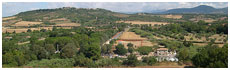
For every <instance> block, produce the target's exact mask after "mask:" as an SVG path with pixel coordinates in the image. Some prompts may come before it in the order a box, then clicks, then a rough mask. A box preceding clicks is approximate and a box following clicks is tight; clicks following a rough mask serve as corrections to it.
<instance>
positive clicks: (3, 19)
mask: <svg viewBox="0 0 230 70" xmlns="http://www.w3.org/2000/svg"><path fill="white" fill-rule="evenodd" d="M14 18H16V17H6V18H2V21H5V20H10V19H14Z"/></svg>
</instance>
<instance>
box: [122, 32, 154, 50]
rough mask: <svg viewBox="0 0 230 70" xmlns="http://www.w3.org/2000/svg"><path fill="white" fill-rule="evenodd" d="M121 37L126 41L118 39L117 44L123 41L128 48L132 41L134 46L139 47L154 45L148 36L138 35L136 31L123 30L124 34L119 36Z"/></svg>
mask: <svg viewBox="0 0 230 70" xmlns="http://www.w3.org/2000/svg"><path fill="white" fill-rule="evenodd" d="M119 39H120V40H125V41H118V42H117V44H118V43H122V44H123V45H124V46H125V48H127V49H128V47H127V44H128V43H132V44H133V45H134V48H138V47H141V46H153V44H152V42H150V41H147V38H142V37H141V36H140V35H137V34H135V33H134V32H123V34H122V35H121V36H120V37H119ZM126 40H133V41H126ZM138 40H139V41H138ZM141 40H142V41H141Z"/></svg>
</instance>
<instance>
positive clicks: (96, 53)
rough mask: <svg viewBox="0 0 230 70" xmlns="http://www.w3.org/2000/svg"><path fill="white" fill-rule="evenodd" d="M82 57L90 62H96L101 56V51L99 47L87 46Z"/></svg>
mask: <svg viewBox="0 0 230 70" xmlns="http://www.w3.org/2000/svg"><path fill="white" fill-rule="evenodd" d="M84 55H85V56H86V57H88V58H90V59H92V60H98V59H99V58H100V56H101V49H100V46H99V45H89V46H88V48H87V50H86V51H85V52H84Z"/></svg>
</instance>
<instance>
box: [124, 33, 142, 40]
mask: <svg viewBox="0 0 230 70" xmlns="http://www.w3.org/2000/svg"><path fill="white" fill-rule="evenodd" d="M120 39H144V40H146V39H147V38H142V37H141V36H140V35H137V34H135V33H134V32H123V34H122V35H121V36H120Z"/></svg>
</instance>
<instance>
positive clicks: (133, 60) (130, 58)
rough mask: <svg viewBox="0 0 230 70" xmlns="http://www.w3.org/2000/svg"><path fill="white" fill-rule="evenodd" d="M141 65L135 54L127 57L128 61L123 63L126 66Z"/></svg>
mask: <svg viewBox="0 0 230 70" xmlns="http://www.w3.org/2000/svg"><path fill="white" fill-rule="evenodd" d="M138 63H139V61H138V60H137V57H136V55H134V54H131V55H129V56H128V57H127V60H125V61H124V62H123V64H124V65H127V66H137V65H138Z"/></svg>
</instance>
